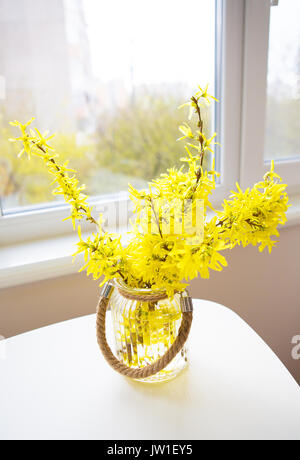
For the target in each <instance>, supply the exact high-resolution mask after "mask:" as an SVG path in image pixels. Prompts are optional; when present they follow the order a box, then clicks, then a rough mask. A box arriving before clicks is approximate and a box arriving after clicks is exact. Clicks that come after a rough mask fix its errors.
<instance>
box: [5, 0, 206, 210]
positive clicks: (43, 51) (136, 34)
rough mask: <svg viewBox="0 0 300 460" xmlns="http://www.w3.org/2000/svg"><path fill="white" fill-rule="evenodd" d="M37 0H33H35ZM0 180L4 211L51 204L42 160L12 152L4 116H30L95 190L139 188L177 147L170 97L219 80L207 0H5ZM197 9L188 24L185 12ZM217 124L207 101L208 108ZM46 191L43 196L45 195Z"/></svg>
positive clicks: (176, 101) (178, 119)
mask: <svg viewBox="0 0 300 460" xmlns="http://www.w3.org/2000/svg"><path fill="white" fill-rule="evenodd" d="M33 3H34V7H33ZM0 5H1V14H0V22H1V24H0V37H1V38H0V42H1V43H6V44H7V45H6V46H5V47H4V46H3V45H2V49H1V53H0V69H1V71H0V73H3V77H4V79H5V83H6V97H5V99H4V100H3V101H1V102H0V104H1V105H0V115H1V119H0V129H1V141H0V148H1V150H0V174H1V179H0V184H1V207H2V212H3V214H4V215H9V214H10V215H11V214H15V213H17V212H19V211H31V210H38V209H46V208H47V207H48V209H49V202H51V207H53V205H54V204H56V205H57V204H59V202H57V201H56V202H54V200H55V197H54V196H53V195H52V194H51V187H50V182H51V178H50V177H48V174H47V171H46V170H45V168H44V165H43V164H42V163H39V162H37V161H32V162H26V161H25V160H23V161H19V160H17V159H16V153H17V149H18V146H17V145H12V144H9V143H8V142H7V138H8V137H10V136H11V133H10V131H12V132H13V130H14V128H12V129H11V130H10V128H9V125H8V121H9V120H11V119H20V120H26V119H29V118H30V117H31V116H32V115H34V116H36V125H37V127H39V128H40V129H41V130H45V129H48V128H49V129H51V130H52V131H55V132H56V133H57V136H56V139H55V140H54V145H55V146H56V147H57V150H58V151H59V152H60V155H61V157H62V158H63V159H64V158H70V161H71V165H72V167H74V168H75V169H77V170H78V171H79V177H80V179H81V181H82V182H83V183H85V184H86V185H87V191H88V193H89V194H90V195H91V196H94V197H97V196H102V197H103V196H104V195H110V199H112V197H111V195H112V194H115V193H117V192H120V191H126V190H127V184H128V182H130V183H132V184H133V185H134V186H136V187H138V188H142V187H143V186H145V184H146V181H147V180H149V179H152V178H154V177H156V176H157V175H159V174H160V173H161V172H163V171H165V170H166V168H168V167H170V166H172V165H173V164H179V159H180V157H182V156H183V152H184V149H183V143H179V142H176V139H177V138H178V137H179V132H178V128H177V127H178V125H179V124H180V123H182V121H184V119H185V118H186V113H185V112H184V111H179V110H177V107H178V106H179V105H180V104H182V102H185V100H186V99H187V98H189V97H190V94H191V92H193V91H194V89H195V87H196V85H197V83H199V82H205V83H206V82H207V83H209V84H210V87H211V90H212V91H214V84H215V75H214V73H215V66H214V61H215V4H214V2H213V1H211V0H187V1H186V2H185V5H184V7H183V5H182V2H181V1H179V0H164V1H163V2H162V1H160V0H153V1H151V2H150V1H148V0H129V1H126V2H125V1H124V0H111V1H109V2H107V1H104V0H101V1H95V0H55V1H51V2H49V1H47V0H38V1H37V2H32V1H30V0H22V1H21V2H20V1H17V0H1V1H0ZM193 18H197V19H196V21H195V26H192V27H191V21H193ZM206 121H207V127H208V129H209V130H210V131H212V130H213V129H214V126H213V124H214V113H213V110H211V111H209V112H207V114H206ZM47 203H48V204H47Z"/></svg>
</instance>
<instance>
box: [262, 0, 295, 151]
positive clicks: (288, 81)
mask: <svg viewBox="0 0 300 460" xmlns="http://www.w3.org/2000/svg"><path fill="white" fill-rule="evenodd" d="M299 18H300V2H299V0H280V1H279V4H278V6H274V7H272V8H271V19H270V38H269V62H268V97H267V127H266V142H265V159H268V160H269V159H286V158H294V157H299V156H300V117H299V113H300V27H299Z"/></svg>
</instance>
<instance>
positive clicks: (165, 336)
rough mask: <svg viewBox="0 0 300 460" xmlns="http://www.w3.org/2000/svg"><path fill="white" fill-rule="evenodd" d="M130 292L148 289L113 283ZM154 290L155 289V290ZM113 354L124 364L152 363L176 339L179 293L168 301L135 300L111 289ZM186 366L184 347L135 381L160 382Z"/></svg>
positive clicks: (179, 315)
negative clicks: (151, 373)
mask: <svg viewBox="0 0 300 460" xmlns="http://www.w3.org/2000/svg"><path fill="white" fill-rule="evenodd" d="M115 284H116V286H118V285H119V286H120V287H121V288H122V290H123V291H126V293H128V294H131V295H143V296H144V295H145V296H147V295H151V294H153V292H154V291H152V290H151V289H134V288H130V287H128V286H126V285H125V284H124V283H122V282H116V283H115ZM155 293H157V291H155ZM109 303H110V309H111V313H112V323H113V329H114V337H115V346H116V356H117V357H118V359H119V360H120V361H121V362H123V363H124V364H126V365H127V366H130V367H133V368H137V367H144V366H147V365H148V364H152V363H154V362H155V361H157V360H158V359H159V358H160V357H162V356H163V355H164V354H165V353H166V351H167V350H168V349H169V348H170V346H171V345H172V343H173V342H174V340H175V339H176V337H177V335H178V331H179V327H180V324H181V318H182V313H181V307H180V296H179V295H178V294H176V295H175V296H174V298H173V299H172V300H170V299H169V298H167V299H164V300H159V301H156V302H153V301H143V302H141V301H137V300H129V299H127V298H126V297H123V296H122V294H121V293H120V292H119V291H118V289H114V291H113V293H112V296H111V298H110V302H109ZM186 365H187V348H186V345H185V346H184V348H183V349H182V350H181V351H180V352H179V353H178V354H177V356H175V358H174V359H173V360H172V361H171V362H170V364H168V366H167V367H166V368H165V369H163V370H161V371H160V372H158V373H157V374H155V375H153V376H150V377H148V378H146V379H139V382H163V381H167V380H170V379H173V378H174V377H176V376H177V375H178V374H179V372H181V371H182V369H183V368H184V367H185V366H186Z"/></svg>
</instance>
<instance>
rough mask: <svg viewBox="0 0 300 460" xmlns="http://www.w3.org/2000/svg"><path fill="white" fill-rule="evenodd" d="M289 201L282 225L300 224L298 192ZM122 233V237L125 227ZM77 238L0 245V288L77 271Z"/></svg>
mask: <svg viewBox="0 0 300 460" xmlns="http://www.w3.org/2000/svg"><path fill="white" fill-rule="evenodd" d="M291 202H292V206H291V207H290V208H289V210H288V222H287V224H286V225H285V227H290V226H293V225H300V195H299V196H297V197H295V198H294V199H293V200H291ZM285 227H284V228H285ZM122 234H123V235H124V236H125V234H126V228H123V230H122ZM77 241H78V236H77V234H76V233H73V234H72V235H64V236H60V237H54V238H49V239H44V240H38V241H32V242H26V243H23V244H16V245H11V246H6V247H2V248H1V247H0V289H1V288H7V287H13V286H17V285H21V284H25V283H31V282H35V281H41V280H45V279H49V278H56V277H59V276H63V275H70V274H73V273H77V272H78V270H79V268H80V267H81V266H82V265H83V258H82V257H81V256H77V257H76V259H75V261H74V262H73V263H72V254H73V253H74V252H76V242H77Z"/></svg>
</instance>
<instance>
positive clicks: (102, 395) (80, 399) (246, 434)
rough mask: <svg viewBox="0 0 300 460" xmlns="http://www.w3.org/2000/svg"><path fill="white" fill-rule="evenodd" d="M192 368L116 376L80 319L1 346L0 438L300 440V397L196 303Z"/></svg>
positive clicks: (233, 323) (229, 321)
mask: <svg viewBox="0 0 300 460" xmlns="http://www.w3.org/2000/svg"><path fill="white" fill-rule="evenodd" d="M194 306H195V319H194V323H193V326H192V332H191V337H190V347H189V348H190V365H189V367H188V368H187V369H186V370H185V371H183V373H182V374H181V375H180V376H178V377H177V378H176V379H175V380H173V381H170V382H169V383H163V384H143V383H138V382H135V381H130V380H128V379H126V378H123V377H122V376H120V375H119V374H117V373H115V372H114V371H113V370H112V369H111V368H110V367H109V366H108V365H107V364H106V362H105V361H104V359H103V358H102V356H101V354H100V351H99V349H98V345H97V343H96V339H95V316H94V315H92V316H86V317H83V318H78V319H75V320H71V321H67V322H64V323H60V324H56V325H53V326H49V327H45V328H42V329H39V330H36V331H33V332H29V333H26V334H23V335H20V336H17V337H14V338H12V339H9V340H7V341H2V342H0V414H1V417H0V439H107V440H114V439H120V440H132V439H137V440H142V439H152V440H153V439H155V440H194V439H300V389H299V386H298V385H297V383H296V382H295V380H294V379H293V378H292V376H291V375H290V374H289V372H288V371H287V369H286V368H285V367H284V366H283V364H282V363H281V361H280V360H279V359H278V358H277V357H276V355H275V354H274V353H273V352H272V351H271V350H270V348H269V347H268V346H267V345H266V344H265V343H264V342H263V340H262V339H261V338H260V337H259V336H258V335H257V334H256V333H255V332H254V331H253V330H252V329H251V328H250V327H249V326H248V325H247V324H246V323H245V322H244V321H243V320H242V319H241V318H240V317H239V316H237V315H236V314H235V313H233V312H232V311H231V310H229V309H227V308H225V307H223V306H221V305H218V304H216V303H213V302H208V301H203V300H196V301H195V302H194Z"/></svg>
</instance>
